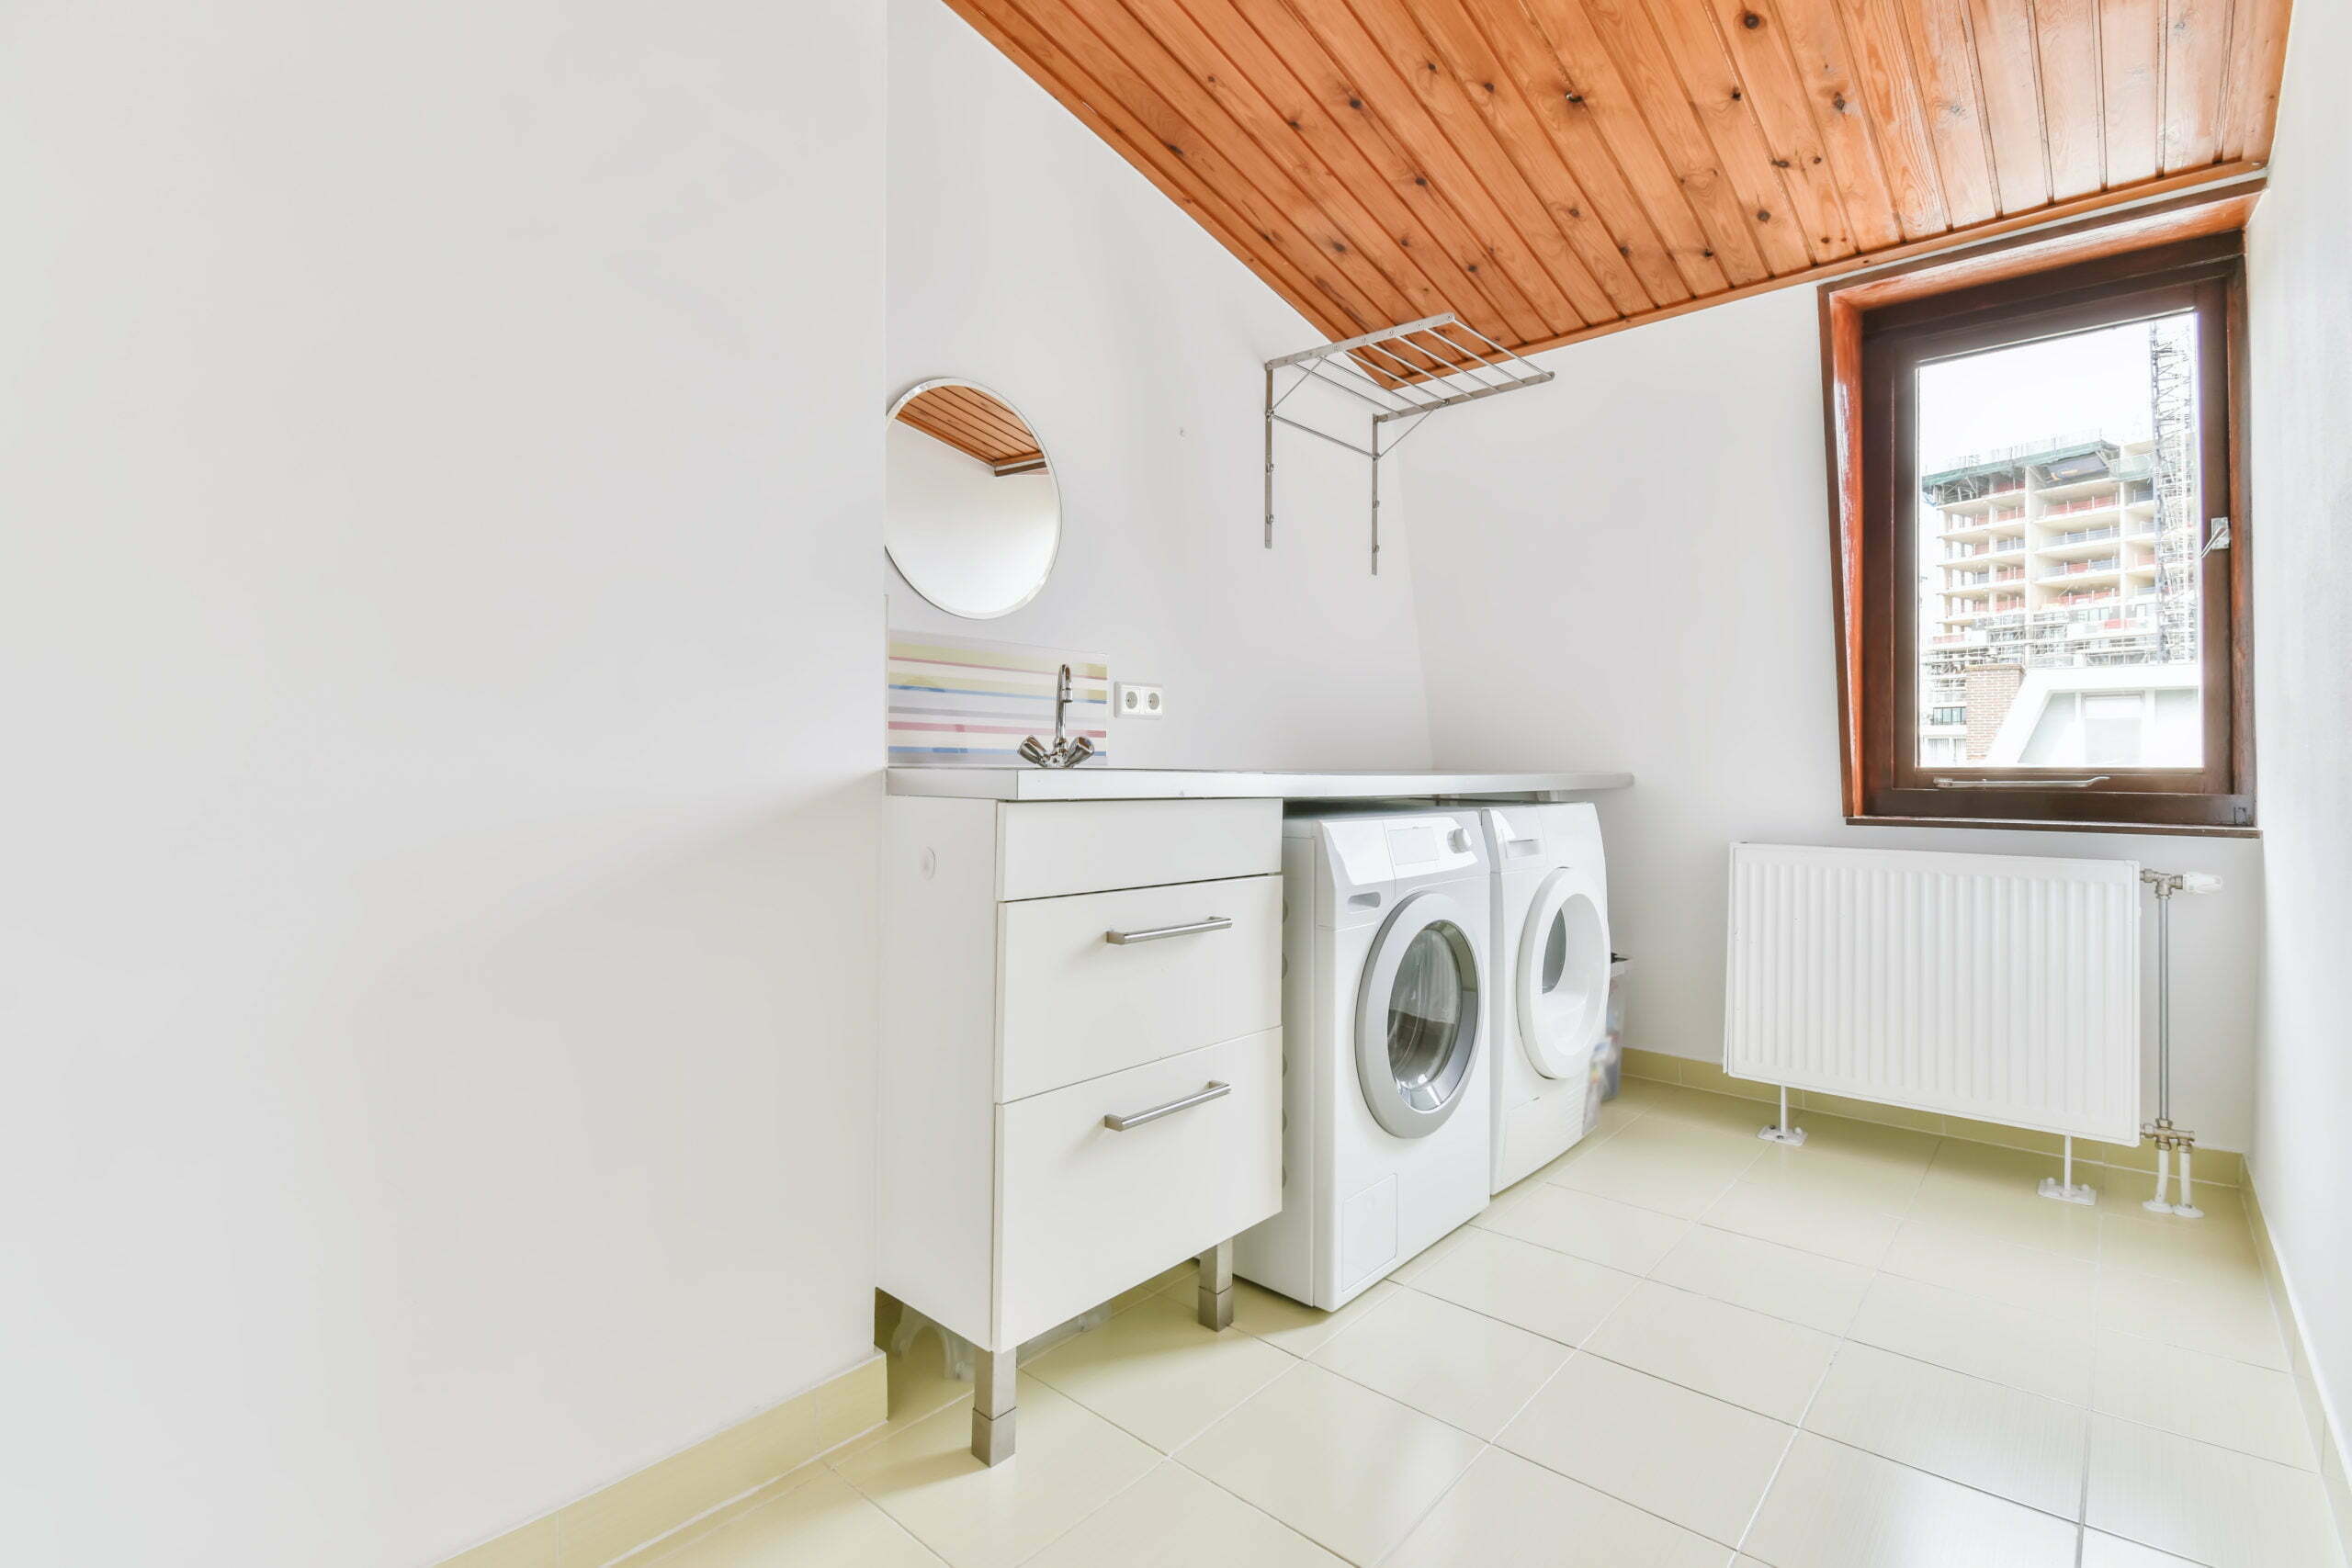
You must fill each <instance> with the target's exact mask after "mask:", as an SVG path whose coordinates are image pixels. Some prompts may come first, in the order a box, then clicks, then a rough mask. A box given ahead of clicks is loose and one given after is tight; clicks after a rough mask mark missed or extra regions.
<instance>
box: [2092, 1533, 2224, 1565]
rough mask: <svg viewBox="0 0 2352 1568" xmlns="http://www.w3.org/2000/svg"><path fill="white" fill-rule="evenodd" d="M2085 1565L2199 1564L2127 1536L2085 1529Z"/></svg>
mask: <svg viewBox="0 0 2352 1568" xmlns="http://www.w3.org/2000/svg"><path fill="white" fill-rule="evenodd" d="M2082 1568H2198V1565H2197V1564H2196V1563H2194V1562H2190V1561H2189V1560H2188V1558H2186V1557H2175V1556H2174V1555H2173V1554H2172V1553H2171V1552H2169V1551H2157V1550H2156V1549H2155V1548H2154V1547H2152V1546H2142V1545H2141V1544H2140V1543H2139V1542H2138V1541H2136V1540H2124V1539H2123V1538H2122V1537H2121V1536H2120V1535H2101V1534H2100V1533H2099V1532H2098V1531H2097V1530H2085V1531H2084V1532H2083V1561H2082Z"/></svg>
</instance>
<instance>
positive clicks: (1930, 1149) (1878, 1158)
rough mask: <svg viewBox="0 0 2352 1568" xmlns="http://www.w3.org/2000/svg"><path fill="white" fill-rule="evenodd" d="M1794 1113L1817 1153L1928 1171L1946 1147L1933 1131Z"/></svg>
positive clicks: (1808, 1144)
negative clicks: (1940, 1149)
mask: <svg viewBox="0 0 2352 1568" xmlns="http://www.w3.org/2000/svg"><path fill="white" fill-rule="evenodd" d="M1792 1115H1793V1116H1794V1118H1795V1121H1796V1123H1797V1125H1798V1126H1800V1127H1802V1128H1804V1147H1806V1148H1808V1149H1811V1150H1812V1151H1813V1152H1814V1153H1815V1154H1826V1155H1836V1156H1839V1157H1840V1158H1846V1159H1864V1160H1871V1161H1873V1162H1876V1163H1878V1164H1881V1165H1885V1166H1889V1167H1898V1166H1899V1167H1905V1168H1909V1169H1912V1170H1915V1171H1925V1170H1926V1169H1927V1168H1928V1166H1929V1165H1930V1164H1931V1163H1933V1161H1934V1159H1935V1157H1936V1154H1937V1151H1938V1150H1939V1148H1941V1147H1942V1145H1943V1137H1942V1135H1941V1134H1939V1133H1936V1132H1934V1131H1932V1130H1927V1129H1921V1128H1915V1127H1905V1126H1900V1125H1897V1124H1895V1123H1893V1122H1872V1121H1869V1120H1866V1119H1863V1118H1860V1117H1854V1116H1839V1115H1837V1114H1835V1113H1833V1112H1828V1111H1817V1110H1802V1111H1793V1112H1792Z"/></svg>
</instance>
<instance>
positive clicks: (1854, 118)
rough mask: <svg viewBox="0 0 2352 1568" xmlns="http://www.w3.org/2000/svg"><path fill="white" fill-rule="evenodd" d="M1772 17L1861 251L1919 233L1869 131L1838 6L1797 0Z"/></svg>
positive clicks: (1820, 0) (1778, 8) (1779, 7)
mask: <svg viewBox="0 0 2352 1568" xmlns="http://www.w3.org/2000/svg"><path fill="white" fill-rule="evenodd" d="M1759 8H1760V7H1759ZM1766 15H1767V17H1769V18H1770V20H1772V21H1774V22H1776V23H1778V27H1777V28H1776V30H1777V31H1778V33H1779V35H1780V39H1781V45H1782V46H1783V47H1784V48H1785V49H1786V50H1787V51H1788V53H1789V63H1790V69H1791V70H1792V71H1794V72H1795V73H1796V77H1797V84H1798V86H1799V88H1800V89H1801V90H1802V91H1803V92H1804V96H1805V97H1806V99H1807V101H1808V102H1809V103H1810V105H1811V106H1812V109H1813V119H1814V124H1815V127H1816V128H1817V129H1818V130H1819V131H1820V134H1821V145H1822V148H1823V150H1824V151H1825V152H1826V153H1827V154H1828V158H1829V171H1830V178H1831V179H1833V180H1835V181H1836V182H1837V185H1838V196H1839V197H1840V199H1841V200H1842V201H1843V202H1844V203H1845V208H1846V220H1847V222H1848V224H1849V226H1851V228H1852V229H1853V231H1854V243H1855V244H1856V245H1857V246H1859V247H1860V248H1861V249H1862V250H1865V251H1876V250H1883V249H1884V248H1885V247H1887V246H1888V245H1894V244H1900V243H1902V242H1903V241H1904V240H1905V238H1917V234H1915V233H1914V231H1912V230H1911V229H1910V228H1909V227H1908V219H1909V218H1910V216H1911V215H1910V214H1908V213H1906V212H1905V211H1904V210H1903V209H1902V207H1901V205H1900V204H1899V203H1898V202H1897V201H1896V199H1895V196H1894V186H1893V183H1892V182H1891V181H1890V180H1889V178H1888V177H1887V170H1886V156H1885V154H1884V153H1883V152H1882V151H1881V150H1880V147H1879V145H1878V139H1877V137H1875V136H1874V135H1873V134H1872V133H1871V122H1870V117H1869V115H1868V114H1866V113H1865V112H1864V109H1863V104H1862V96H1861V93H1860V89H1859V88H1858V87H1857V86H1856V85H1854V67H1853V61H1852V57H1851V54H1850V51H1849V48H1848V45H1847V42H1846V32H1845V28H1844V27H1843V26H1842V25H1841V24H1840V23H1839V21H1838V7H1837V6H1836V5H1834V4H1825V3H1823V0H1796V3H1795V4H1780V5H1776V6H1774V8H1773V9H1772V10H1771V11H1770V12H1767V13H1766ZM1921 232H1926V231H1921Z"/></svg>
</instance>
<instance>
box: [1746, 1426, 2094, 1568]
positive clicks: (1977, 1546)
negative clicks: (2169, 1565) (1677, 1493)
mask: <svg viewBox="0 0 2352 1568" xmlns="http://www.w3.org/2000/svg"><path fill="white" fill-rule="evenodd" d="M2075 1533H2076V1532H2075V1527H2074V1526H2073V1525H2071V1524H2068V1523H2067V1522H2066V1521H2065V1520H2064V1519H2056V1518H2052V1517H2050V1516H2049V1515H2047V1514H2039V1513H2036V1512H2034V1511H2033V1510H2032V1509H2030V1508H2027V1507H2021V1506H2018V1505H2017V1504H2015V1503H2007V1502H2004V1501H2002V1500H2001V1499H2000V1498H1998V1497H1988V1496H1986V1495H1985V1494H1984V1493H1982V1492H1973V1491H1971V1490H1969V1489H1968V1488H1967V1487H1965V1486H1962V1485H1959V1484H1957V1483H1953V1482H1950V1481H1946V1480H1944V1479H1942V1478H1941V1477H1939V1476H1934V1475H1929V1474H1928V1473H1927V1472H1924V1471H1918V1470H1913V1469H1911V1468H1909V1467H1908V1466H1906V1465H1900V1464H1896V1463H1894V1462H1893V1461H1889V1460H1884V1459H1881V1458H1880V1457H1879V1456H1877V1455H1876V1454H1871V1453H1864V1452H1863V1451H1862V1450H1860V1449H1850V1448H1848V1447H1846V1446H1845V1445H1843V1444H1841V1443H1833V1442H1830V1441H1828V1440H1827V1439H1826V1438H1819V1437H1816V1436H1815V1435H1814V1434H1812V1433H1810V1432H1801V1433H1799V1434H1798V1435H1797V1439H1796V1442H1795V1444H1794V1445H1793V1446H1792V1448H1791V1449H1790V1450H1789V1457H1788V1462H1787V1463H1785V1464H1783V1465H1782V1466H1781V1473H1780V1474H1779V1476H1777V1477H1776V1478H1775V1479H1774V1480H1773V1483H1772V1490H1771V1493H1770V1495H1768V1496H1766V1497H1765V1499H1764V1506H1763V1508H1762V1509H1761V1510H1760V1511H1759V1512H1758V1514H1757V1517H1756V1528H1755V1529H1753V1530H1751V1531H1749V1532H1748V1537H1747V1540H1746V1541H1745V1542H1743V1543H1742V1544H1743V1546H1744V1547H1745V1549H1746V1551H1747V1554H1748V1555H1749V1556H1750V1557H1753V1558H1756V1559H1758V1561H1760V1562H1769V1563H1770V1564H1772V1565H1773V1568H2073V1564H2074V1562H2075Z"/></svg>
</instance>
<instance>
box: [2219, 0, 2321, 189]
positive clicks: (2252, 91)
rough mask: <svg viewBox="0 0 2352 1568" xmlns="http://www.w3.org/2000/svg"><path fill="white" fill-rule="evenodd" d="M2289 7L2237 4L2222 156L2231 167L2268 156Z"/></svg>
mask: <svg viewBox="0 0 2352 1568" xmlns="http://www.w3.org/2000/svg"><path fill="white" fill-rule="evenodd" d="M2315 3H2318V4H2325V3H2326V0H2315ZM2288 5H2289V0H2238V6H2237V10H2236V13H2235V15H2234V16H2233V17H2232V18H2231V22H2230V61H2231V63H2230V101H2229V109H2228V112H2227V114H2226V115H2224V117H2223V118H2222V156H2223V157H2225V158H2228V159H2230V160H2232V161H2233V162H2234V161H2236V160H2240V159H2249V158H2250V159H2253V160H2255V161H2256V162H2261V161H2263V160H2265V159H2267V158H2268V157H2269V156H2270V134H2271V130H2272V128H2273V127H2274V126H2276V125H2277V124H2278V84H2279V80H2280V78H2281V77H2283V76H2284V75H2285V73H2286V69H2287V14H2288Z"/></svg>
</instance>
